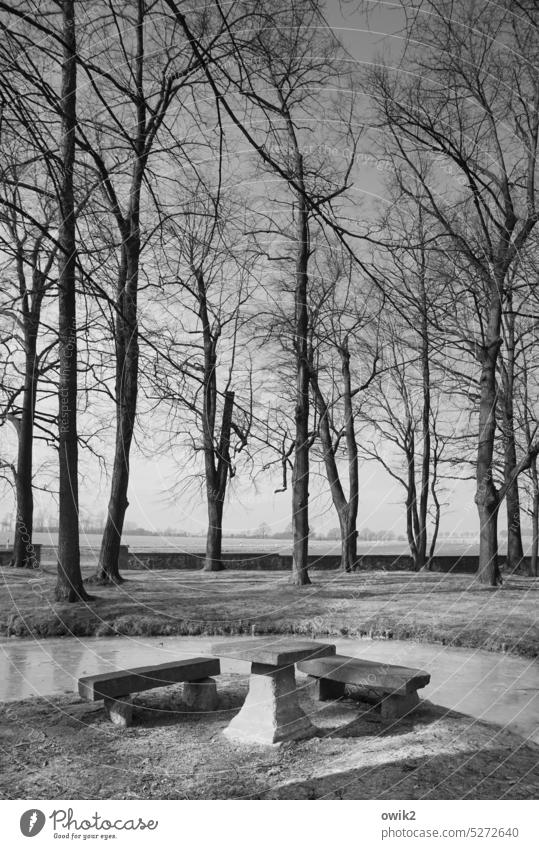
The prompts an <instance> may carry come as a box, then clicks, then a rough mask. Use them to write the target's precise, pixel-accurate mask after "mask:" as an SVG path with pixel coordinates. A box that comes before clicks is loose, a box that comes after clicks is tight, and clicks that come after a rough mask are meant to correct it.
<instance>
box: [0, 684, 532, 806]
mask: <svg viewBox="0 0 539 849" xmlns="http://www.w3.org/2000/svg"><path fill="white" fill-rule="evenodd" d="M218 687H219V692H220V707H219V710H217V711H215V712H213V713H209V714H204V715H197V714H193V713H187V712H186V709H185V707H184V706H183V705H182V695H181V685H179V686H175V687H167V688H161V689H159V690H154V691H152V692H151V693H142V694H140V695H138V696H136V698H135V711H134V721H135V723H136V724H135V725H133V726H132V727H131V728H128V729H118V728H116V727H114V726H113V725H111V723H110V722H107V721H106V720H105V718H104V714H103V709H102V707H101V705H100V704H99V703H98V704H96V705H89V704H77V703H76V696H59V697H55V698H54V699H53V700H46V699H43V698H41V699H32V700H26V701H24V702H15V703H12V704H10V705H4V706H0V729H1V730H0V745H1V747H2V750H3V753H4V756H3V761H4V768H3V774H2V776H1V777H0V797H3V798H6V799H25V798H32V799H34V798H40V799H65V798H69V799H241V798H243V799H423V798H427V799H460V798H465V799H502V798H504V799H533V798H537V795H538V794H539V784H538V779H537V764H538V759H539V748H538V747H537V746H535V745H533V744H526V743H525V742H524V740H523V739H522V738H519V737H517V736H516V735H514V734H512V733H510V732H508V731H507V730H505V729H499V728H495V727H493V726H491V725H487V724H486V723H483V722H479V721H477V720H474V719H472V718H471V717H464V716H462V715H461V714H456V713H453V712H451V711H446V710H443V709H441V708H438V707H435V706H433V705H430V703H428V702H425V703H424V704H423V705H422V707H421V708H420V709H418V710H417V711H416V712H415V713H414V715H413V717H409V718H406V719H404V720H401V721H400V722H399V723H398V724H394V725H390V726H387V725H383V724H382V722H381V721H380V718H379V716H378V715H377V714H376V713H375V712H374V711H373V710H369V711H367V709H366V708H365V707H364V708H363V709H361V708H360V707H359V706H358V704H357V703H354V702H351V701H349V700H347V701H343V702H341V703H328V702H325V703H320V702H314V701H312V698H311V695H310V694H309V692H308V687H306V688H305V689H304V690H303V691H302V696H301V699H302V705H303V708H304V710H306V712H307V713H308V714H309V715H310V717H311V719H312V721H313V722H314V723H315V724H316V725H317V727H318V728H319V732H318V734H317V736H316V737H314V739H310V740H303V741H299V742H295V743H287V744H284V745H282V746H251V745H246V744H242V745H235V744H233V743H231V742H228V741H227V739H226V738H225V737H224V736H223V734H222V733H221V732H222V731H223V729H224V728H225V726H226V725H227V724H228V722H229V721H230V719H231V717H232V716H233V715H234V713H235V712H236V711H237V710H238V708H239V706H240V705H241V703H242V702H243V699H244V698H245V693H246V687H247V681H246V678H245V677H244V676H239V675H228V676H227V675H221V676H219V679H218Z"/></svg>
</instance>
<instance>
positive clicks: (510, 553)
mask: <svg viewBox="0 0 539 849" xmlns="http://www.w3.org/2000/svg"><path fill="white" fill-rule="evenodd" d="M513 448H514V444H513ZM515 467H516V456H515V466H513V467H512V475H513V479H512V480H511V483H510V486H509V488H508V490H507V494H506V499H507V505H506V506H507V565H506V568H507V571H508V572H509V573H513V572H515V571H516V570H517V569H518V568H519V566H520V565H521V563H522V560H523V558H524V548H523V545H522V532H521V526H520V497H519V492H518V480H517V478H516V477H514V470H515Z"/></svg>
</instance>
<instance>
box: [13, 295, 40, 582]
mask: <svg viewBox="0 0 539 849" xmlns="http://www.w3.org/2000/svg"><path fill="white" fill-rule="evenodd" d="M34 297H36V294H34ZM24 322H25V332H24V336H25V375H24V392H23V402H22V411H21V418H20V421H18V422H17V425H16V429H17V439H18V450H17V470H16V474H15V489H16V496H17V518H16V522H15V534H14V541H13V560H12V565H13V566H15V567H16V568H18V569H35V568H37V566H38V564H37V562H36V555H35V549H34V546H33V544H32V531H33V524H34V494H33V488H32V471H33V448H34V414H35V404H36V386H37V362H36V348H37V326H38V323H39V320H37V321H36V320H35V317H34V315H33V314H32V312H31V311H30V312H26V314H25V315H24Z"/></svg>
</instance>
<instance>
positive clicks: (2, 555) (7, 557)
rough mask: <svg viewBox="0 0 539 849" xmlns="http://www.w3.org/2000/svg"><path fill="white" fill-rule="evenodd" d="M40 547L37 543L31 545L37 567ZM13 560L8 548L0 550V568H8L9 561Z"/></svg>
mask: <svg viewBox="0 0 539 849" xmlns="http://www.w3.org/2000/svg"><path fill="white" fill-rule="evenodd" d="M42 547H43V546H42V545H40V544H39V543H33V544H32V548H33V551H34V555H35V558H36V565H37V566H39V565H40V563H41V549H42ZM12 559H13V549H12V548H11V547H10V548H0V566H9V564H10V563H11V560H12Z"/></svg>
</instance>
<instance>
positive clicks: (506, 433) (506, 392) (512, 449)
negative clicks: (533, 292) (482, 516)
mask: <svg viewBox="0 0 539 849" xmlns="http://www.w3.org/2000/svg"><path fill="white" fill-rule="evenodd" d="M505 327H506V333H505V348H506V352H505V358H504V359H505V362H504V363H503V364H502V366H503V367H502V383H503V405H502V410H503V440H504V464H503V475H504V485H505V489H506V510H507V570H508V572H510V573H512V572H514V571H515V570H516V569H518V567H519V566H520V564H521V562H522V558H523V557H524V549H523V547H522V532H521V525H520V498H519V492H518V476H517V473H516V468H517V452H516V446H515V422H514V400H513V399H514V375H515V315H514V312H513V306H512V298H511V295H510V294H508V296H507V309H506V311H505Z"/></svg>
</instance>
